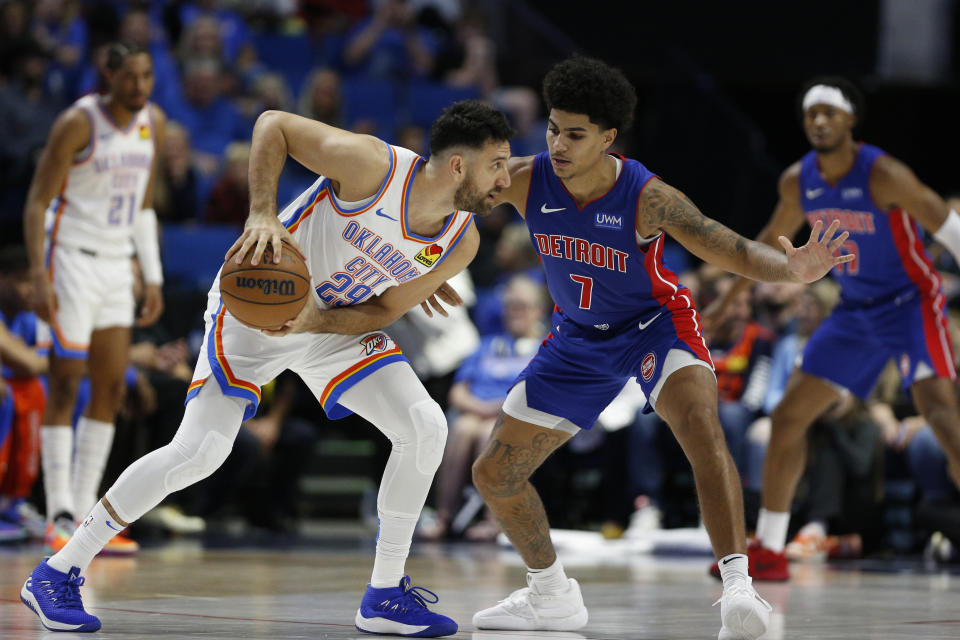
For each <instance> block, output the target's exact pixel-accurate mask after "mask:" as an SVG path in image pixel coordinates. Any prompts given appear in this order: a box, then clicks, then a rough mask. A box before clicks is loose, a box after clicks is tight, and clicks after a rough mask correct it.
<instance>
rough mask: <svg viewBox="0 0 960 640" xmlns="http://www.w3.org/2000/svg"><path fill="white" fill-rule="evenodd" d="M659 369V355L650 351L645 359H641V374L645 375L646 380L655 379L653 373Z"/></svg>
mask: <svg viewBox="0 0 960 640" xmlns="http://www.w3.org/2000/svg"><path fill="white" fill-rule="evenodd" d="M656 371H657V356H655V355H654V354H653V353H648V354H647V355H645V356H643V360H641V361H640V375H641V376H643V381H644V382H650V381H651V380H652V379H653V374H654V373H655V372H656Z"/></svg>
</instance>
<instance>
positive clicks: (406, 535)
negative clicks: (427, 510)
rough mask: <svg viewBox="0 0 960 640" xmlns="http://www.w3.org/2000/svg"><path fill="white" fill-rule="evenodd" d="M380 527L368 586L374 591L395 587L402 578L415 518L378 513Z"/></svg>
mask: <svg viewBox="0 0 960 640" xmlns="http://www.w3.org/2000/svg"><path fill="white" fill-rule="evenodd" d="M379 516H380V527H379V529H378V531H377V556H376V558H374V560H373V575H372V576H371V577H370V586H371V587H373V588H375V589H385V588H388V587H396V586H397V585H399V584H400V580H401V579H402V578H403V568H404V566H405V565H406V563H407V555H409V553H410V542H411V541H412V540H413V530H414V529H415V528H416V526H417V519H418V517H417V516H407V515H402V514H395V515H387V514H386V513H384V512H383V511H380V512H379Z"/></svg>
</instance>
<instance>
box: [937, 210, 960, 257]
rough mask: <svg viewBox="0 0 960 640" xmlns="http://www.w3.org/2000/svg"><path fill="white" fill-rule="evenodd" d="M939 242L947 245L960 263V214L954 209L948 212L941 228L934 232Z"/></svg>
mask: <svg viewBox="0 0 960 640" xmlns="http://www.w3.org/2000/svg"><path fill="white" fill-rule="evenodd" d="M933 237H934V238H936V240H937V242H939V243H940V244H942V245H943V246H945V247H946V248H947V249H948V250H949V251H950V254H951V255H953V259H954V260H956V262H957V264H960V215H957V212H956V211H954V210H953V209H950V213H948V214H947V219H946V220H944V221H943V224H942V225H940V228H939V229H937V231H936V232H935V233H934V234H933Z"/></svg>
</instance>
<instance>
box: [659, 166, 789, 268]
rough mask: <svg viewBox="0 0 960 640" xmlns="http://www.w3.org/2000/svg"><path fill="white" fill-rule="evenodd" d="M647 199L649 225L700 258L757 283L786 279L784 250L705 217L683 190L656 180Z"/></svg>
mask: <svg viewBox="0 0 960 640" xmlns="http://www.w3.org/2000/svg"><path fill="white" fill-rule="evenodd" d="M643 198H644V204H643V210H642V211H643V215H644V221H645V222H646V224H647V225H648V226H651V227H656V228H658V229H662V230H663V231H665V232H667V233H669V234H670V235H672V236H673V237H674V238H675V239H676V240H678V241H679V242H680V243H681V244H683V245H684V246H685V247H686V248H687V249H689V250H690V251H691V252H693V253H694V254H696V255H697V256H698V257H699V258H701V259H703V260H705V261H707V262H711V263H713V264H715V265H717V266H718V267H721V268H723V269H726V270H728V271H733V272H735V273H739V274H742V275H745V276H747V277H750V278H753V279H755V280H766V281H780V280H784V279H785V278H786V275H785V274H786V258H785V257H784V255H783V254H782V253H781V252H780V251H778V250H777V249H774V248H773V247H769V246H767V245H764V244H762V243H758V242H752V241H750V240H748V239H747V238H744V237H743V236H741V235H740V234H739V233H736V232H735V231H733V230H732V229H730V228H728V227H726V226H725V225H723V224H721V223H720V222H717V221H716V220H714V219H712V218H708V217H707V216H705V215H703V214H702V213H701V212H700V210H699V209H698V208H697V206H696V205H695V204H693V202H691V201H690V199H689V198H687V196H685V195H684V194H683V193H682V192H680V191H679V190H677V189H674V188H673V187H671V186H669V185H667V184H664V183H663V182H659V181H653V182H651V184H650V185H649V186H648V187H647V189H646V190H644V193H643Z"/></svg>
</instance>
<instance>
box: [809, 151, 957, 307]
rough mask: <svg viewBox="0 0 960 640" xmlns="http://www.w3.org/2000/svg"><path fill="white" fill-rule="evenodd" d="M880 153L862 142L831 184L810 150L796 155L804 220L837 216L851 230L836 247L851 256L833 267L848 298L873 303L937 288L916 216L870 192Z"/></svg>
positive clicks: (827, 222) (825, 222)
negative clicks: (881, 204) (882, 203)
mask: <svg viewBox="0 0 960 640" xmlns="http://www.w3.org/2000/svg"><path fill="white" fill-rule="evenodd" d="M883 154H884V151H882V150H881V149H878V148H877V147H874V146H872V145H869V144H861V145H860V151H859V152H858V153H857V159H856V161H855V162H854V164H853V168H852V169H850V172H849V173H847V175H845V176H844V177H843V178H841V179H840V180H839V181H838V182H837V184H836V185H833V186H831V185H830V184H828V183H827V182H826V180H824V179H823V176H822V175H821V174H820V171H819V169H818V167H817V154H816V152H815V151H811V152H809V153H807V154H806V155H805V156H804V157H803V159H802V160H801V167H800V201H801V203H802V205H803V211H804V213H805V214H806V216H807V221H808V222H809V223H810V225H811V226H813V224H814V223H815V222H816V221H817V220H820V221H821V222H823V226H824V228H826V227H828V226H829V225H830V224H831V223H832V222H833V221H834V220H839V221H840V231H848V232H849V233H850V237H849V238H848V239H847V241H846V242H845V243H844V245H843V247H842V248H841V252H842V253H853V254H854V255H855V256H856V259H855V260H853V261H852V262H848V263H846V264H841V265H837V267H835V268H834V271H833V276H834V278H835V279H836V281H837V282H838V283H839V284H840V287H841V295H842V298H843V301H844V303H847V304H854V305H864V304H866V305H870V304H875V303H877V302H882V301H885V300H889V299H893V298H897V297H899V296H903V295H906V294H910V293H915V292H916V291H917V290H918V289H919V292H920V293H921V294H922V295H925V296H936V295H938V293H939V291H940V276H939V274H937V272H936V270H935V269H934V268H933V265H932V263H931V260H930V256H929V255H928V254H927V252H926V249H925V248H924V246H923V232H922V230H921V229H920V227H919V226H918V225H917V223H916V221H914V219H913V218H911V217H910V216H909V215H907V213H906V212H905V211H903V210H901V209H894V210H892V211H889V212H888V211H881V210H880V209H879V208H878V207H877V205H876V203H875V202H874V201H873V197H872V196H871V194H870V170H871V169H872V168H873V163H874V162H875V161H876V159H877V158H878V157H880V156H881V155H883Z"/></svg>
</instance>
